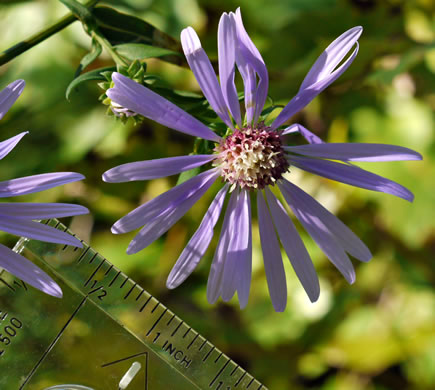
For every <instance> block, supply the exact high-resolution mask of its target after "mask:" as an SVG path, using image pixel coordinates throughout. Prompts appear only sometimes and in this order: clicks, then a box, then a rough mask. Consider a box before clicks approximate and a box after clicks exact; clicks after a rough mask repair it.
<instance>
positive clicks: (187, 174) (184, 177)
mask: <svg viewBox="0 0 435 390" xmlns="http://www.w3.org/2000/svg"><path fill="white" fill-rule="evenodd" d="M200 172H201V169H200V167H197V168H193V169H190V170H188V171H184V172H181V173H180V176H178V180H177V184H176V185H177V186H178V184H181V183H184V182H185V181H187V180H189V179H191V178H192V177H195V176H196V175H198V174H199V173H200Z"/></svg>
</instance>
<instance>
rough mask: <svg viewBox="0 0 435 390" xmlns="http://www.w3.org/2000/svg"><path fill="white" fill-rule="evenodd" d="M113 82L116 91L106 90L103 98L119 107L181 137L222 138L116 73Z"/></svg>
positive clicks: (149, 91) (146, 89)
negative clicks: (180, 133) (158, 124)
mask: <svg viewBox="0 0 435 390" xmlns="http://www.w3.org/2000/svg"><path fill="white" fill-rule="evenodd" d="M112 80H113V81H114V82H115V87H114V88H111V89H108V90H107V92H106V94H107V96H108V97H109V98H110V99H112V100H113V101H114V102H115V103H117V104H119V105H121V106H122V107H125V108H128V109H129V110H131V111H134V112H136V113H138V114H141V115H143V116H144V117H146V118H148V119H151V120H153V121H156V122H157V123H160V124H162V125H163V126H167V127H170V128H171V129H175V130H178V131H180V132H182V133H185V134H189V135H193V136H194V137H200V138H203V139H207V140H210V141H215V142H219V141H220V139H221V138H220V137H219V136H218V135H217V134H215V133H213V131H211V130H210V129H209V128H208V127H207V126H205V125H204V124H203V123H201V122H200V121H199V120H198V119H195V118H194V117H193V116H191V115H189V114H188V113H187V112H185V111H183V110H182V109H181V108H179V107H177V106H176V105H175V104H173V103H171V102H170V101H168V100H166V99H165V98H163V97H161V96H160V95H158V94H156V93H155V92H153V91H151V90H150V89H148V88H146V87H144V86H143V85H140V84H138V83H136V82H135V81H133V80H131V79H129V78H128V77H125V76H123V75H122V74H120V73H116V72H114V73H112Z"/></svg>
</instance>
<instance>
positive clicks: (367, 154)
mask: <svg viewBox="0 0 435 390" xmlns="http://www.w3.org/2000/svg"><path fill="white" fill-rule="evenodd" d="M284 149H285V150H286V151H287V152H291V153H298V154H302V155H305V156H309V157H320V158H330V159H333V160H342V161H404V160H421V159H422V156H421V155H420V154H419V153H417V152H414V151H413V150H411V149H408V148H404V147H402V146H396V145H384V144H366V143H323V144H317V145H299V146H286V147H284Z"/></svg>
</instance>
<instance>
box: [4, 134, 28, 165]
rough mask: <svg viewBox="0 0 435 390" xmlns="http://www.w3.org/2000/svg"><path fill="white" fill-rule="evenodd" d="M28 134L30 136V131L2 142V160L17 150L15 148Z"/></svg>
mask: <svg viewBox="0 0 435 390" xmlns="http://www.w3.org/2000/svg"><path fill="white" fill-rule="evenodd" d="M26 134H28V131H24V132H22V133H20V134H18V135H16V136H15V137H11V138H8V139H7V140H5V141H2V142H0V160H1V159H2V158H3V157H5V156H7V155H8V154H9V152H10V151H11V150H12V149H13V148H15V146H17V144H18V142H20V140H21V138H23V137H24V136H25V135H26Z"/></svg>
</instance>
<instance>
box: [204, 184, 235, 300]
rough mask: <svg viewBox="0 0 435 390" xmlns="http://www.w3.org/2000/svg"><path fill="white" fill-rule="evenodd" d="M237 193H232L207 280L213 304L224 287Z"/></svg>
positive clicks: (208, 293) (208, 294)
mask: <svg viewBox="0 0 435 390" xmlns="http://www.w3.org/2000/svg"><path fill="white" fill-rule="evenodd" d="M236 201H237V194H236V193H235V191H233V193H232V194H231V197H230V200H229V202H228V206H227V210H226V212H225V217H224V221H223V223H222V228H221V234H220V237H219V242H218V245H217V247H216V251H215V253H214V257H213V262H212V264H211V267H210V274H209V276H208V282H207V300H208V302H209V303H211V304H213V303H215V302H216V301H217V299H218V298H219V295H220V294H221V291H222V287H223V283H222V281H223V274H224V267H225V262H226V258H227V253H228V245H229V241H230V238H231V236H232V230H233V229H232V228H233V224H232V221H233V220H234V214H235V207H236Z"/></svg>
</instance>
